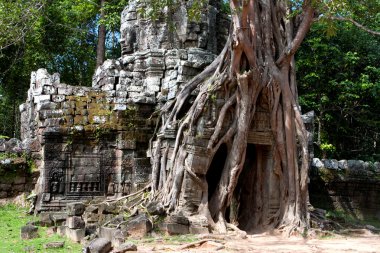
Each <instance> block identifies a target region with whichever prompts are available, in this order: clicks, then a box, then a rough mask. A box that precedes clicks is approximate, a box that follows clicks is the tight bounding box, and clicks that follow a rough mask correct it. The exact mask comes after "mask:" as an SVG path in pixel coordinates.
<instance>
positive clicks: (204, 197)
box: [151, 0, 313, 232]
mask: <svg viewBox="0 0 380 253" xmlns="http://www.w3.org/2000/svg"><path fill="white" fill-rule="evenodd" d="M289 4H290V2H289V1H285V0H281V1H278V0H277V1H276V0H275V1H269V0H249V1H238V0H231V1H230V6H231V13H232V30H231V32H230V36H229V39H228V41H227V43H226V46H225V48H224V50H223V51H222V53H221V54H220V55H219V56H218V57H217V58H216V60H215V61H214V62H213V63H212V64H211V65H210V66H209V67H207V68H206V69H205V70H204V71H203V72H202V73H201V74H199V75H198V76H196V77H195V78H194V79H192V80H191V81H190V82H189V83H188V84H187V85H186V86H185V87H184V89H182V90H181V91H180V93H179V94H178V96H177V98H176V100H174V101H171V102H168V103H167V104H166V105H165V106H164V107H163V110H162V111H163V115H161V116H162V120H161V121H160V122H161V125H160V128H159V132H158V134H157V135H156V137H155V138H156V140H155V145H154V146H155V147H156V150H154V151H152V152H151V153H152V154H153V159H152V161H153V179H154V180H153V185H152V189H153V191H154V193H155V195H154V196H155V198H156V199H158V200H160V201H162V202H163V203H164V204H165V206H166V207H167V210H168V212H179V211H183V212H188V210H187V209H186V208H184V206H186V204H184V203H183V202H184V201H183V199H185V200H186V193H185V192H184V191H185V190H186V189H187V188H188V187H186V186H187V184H193V185H192V186H190V188H197V187H198V188H199V189H200V191H202V194H201V198H200V200H199V205H198V207H197V209H196V210H195V211H193V212H191V211H190V212H188V214H189V215H193V214H198V215H204V216H205V217H206V218H207V219H208V221H209V225H210V227H211V229H212V230H213V231H218V232H226V230H227V228H228V227H231V226H230V225H229V222H234V223H237V225H238V227H239V228H240V229H244V230H246V231H249V232H255V231H262V230H267V229H271V228H275V227H276V228H284V229H288V230H290V231H292V230H293V228H295V227H307V226H308V213H307V194H308V192H307V170H308V151H307V133H306V130H305V127H304V124H303V122H302V119H301V114H300V111H299V106H298V99H297V96H298V95H297V88H296V83H295V70H294V53H295V52H296V51H297V49H298V47H299V46H300V43H301V42H302V40H303V39H304V36H305V35H306V33H307V31H308V30H309V28H310V25H311V22H312V18H313V9H312V7H311V3H310V2H309V1H305V3H304V4H303V12H302V21H301V23H300V24H299V25H298V27H295V25H294V23H293V20H294V18H290V17H291V15H290V14H291V13H290V12H291V11H290V10H291V7H290V6H289ZM289 18H290V19H289ZM210 76H211V77H210ZM196 89H197V90H198V92H197V95H196V97H195V99H194V102H192V104H191V106H188V107H186V106H184V105H186V104H188V103H190V102H189V101H192V99H190V98H191V96H194V92H195V91H196ZM218 101H219V102H218ZM220 101H222V102H221V103H220ZM184 108H190V109H188V110H187V111H186V113H185V114H184V113H183V110H185V109H184ZM215 111H216V113H213V112H215ZM182 115H184V116H182ZM260 115H268V117H267V120H268V122H269V123H268V125H269V128H270V129H269V131H267V132H260V133H259V134H266V135H270V138H269V139H270V140H273V143H272V145H269V146H268V145H267V146H265V145H260V144H259V143H258V142H256V143H255V141H250V138H251V137H250V136H252V134H255V133H253V132H252V131H253V130H252V129H253V128H255V126H257V125H258V126H260V124H261V123H260V122H259V120H260V117H261V116H260ZM176 126H178V127H176ZM205 129H206V130H207V131H208V134H206V132H207V131H205ZM168 130H176V133H177V135H176V140H175V144H174V146H173V147H172V151H171V152H169V153H170V154H171V155H168V151H167V150H165V152H161V147H162V146H163V145H162V144H163V143H164V142H165V141H166V139H165V138H164V137H163V136H164V134H163V133H165V132H166V131H168ZM199 140H202V141H205V142H206V143H207V144H206V145H204V146H203V147H204V152H203V153H205V154H207V155H206V156H205V157H204V156H203V160H202V161H203V167H204V168H205V170H204V171H203V172H202V171H200V170H199V168H198V167H199V166H198V167H197V165H196V163H194V162H193V159H194V156H195V155H194V154H195V153H194V152H193V151H189V148H188V147H189V145H190V146H191V145H193V144H194V143H195V142H202V141H199ZM222 146H223V147H224V149H226V150H227V152H226V155H225V156H223V155H218V154H219V153H218V152H219V151H218V150H220V148H221V147H222ZM201 155H202V154H200V156H201ZM203 155H204V154H203ZM221 158H223V159H225V162H224V164H222V165H220V164H219V165H218V166H216V167H215V164H216V162H215V160H218V159H221ZM203 167H202V168H203ZM210 174H212V175H210ZM241 175H243V176H241ZM163 176H164V177H163ZM215 180H217V181H216V182H215ZM189 182H192V183H189ZM211 185H215V188H212V187H211ZM276 194H277V195H276ZM275 195H276V196H277V199H278V201H277V202H278V203H277V204H276V205H272V204H271V203H270V201H272V199H276V197H273V196H275ZM180 200H181V201H180ZM185 202H186V201H185ZM273 206H274V207H273Z"/></svg>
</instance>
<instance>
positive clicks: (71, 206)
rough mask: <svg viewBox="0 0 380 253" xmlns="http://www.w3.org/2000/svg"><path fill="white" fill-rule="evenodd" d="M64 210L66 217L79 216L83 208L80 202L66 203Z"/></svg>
mask: <svg viewBox="0 0 380 253" xmlns="http://www.w3.org/2000/svg"><path fill="white" fill-rule="evenodd" d="M66 208H67V215H68V216H81V215H82V214H83V213H84V210H85V206H84V204H83V203H82V202H73V203H68V204H67V206H66Z"/></svg>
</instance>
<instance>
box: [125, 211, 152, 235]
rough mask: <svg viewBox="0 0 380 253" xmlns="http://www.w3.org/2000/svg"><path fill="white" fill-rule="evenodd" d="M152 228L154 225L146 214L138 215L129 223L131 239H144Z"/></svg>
mask: <svg viewBox="0 0 380 253" xmlns="http://www.w3.org/2000/svg"><path fill="white" fill-rule="evenodd" d="M152 228H153V224H152V222H151V221H150V220H149V219H148V216H147V215H146V214H145V213H143V214H139V215H137V216H136V217H135V218H133V219H131V220H130V221H128V223H127V232H128V234H129V235H130V236H131V237H144V236H146V235H147V233H149V232H150V231H151V230H152Z"/></svg>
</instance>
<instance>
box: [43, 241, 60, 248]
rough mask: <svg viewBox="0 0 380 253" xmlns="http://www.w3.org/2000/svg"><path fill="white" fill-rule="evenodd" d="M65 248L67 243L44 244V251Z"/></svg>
mask: <svg viewBox="0 0 380 253" xmlns="http://www.w3.org/2000/svg"><path fill="white" fill-rule="evenodd" d="M63 246H65V242H49V243H46V244H44V249H58V248H63Z"/></svg>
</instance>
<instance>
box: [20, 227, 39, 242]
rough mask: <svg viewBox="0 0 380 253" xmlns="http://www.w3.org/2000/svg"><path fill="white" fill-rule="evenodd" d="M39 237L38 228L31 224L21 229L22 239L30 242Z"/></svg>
mask: <svg viewBox="0 0 380 253" xmlns="http://www.w3.org/2000/svg"><path fill="white" fill-rule="evenodd" d="M38 236H39V235H38V227H36V226H33V225H31V224H28V225H26V226H23V227H21V239H23V240H29V239H33V238H37V237H38Z"/></svg>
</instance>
